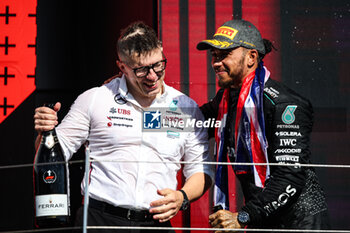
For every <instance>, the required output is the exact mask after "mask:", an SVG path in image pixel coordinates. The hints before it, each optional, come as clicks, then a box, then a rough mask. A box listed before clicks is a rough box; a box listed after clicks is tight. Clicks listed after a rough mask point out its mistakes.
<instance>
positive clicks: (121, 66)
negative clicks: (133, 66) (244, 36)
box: [116, 60, 125, 74]
mask: <svg viewBox="0 0 350 233" xmlns="http://www.w3.org/2000/svg"><path fill="white" fill-rule="evenodd" d="M116 64H117V66H118V68H119V69H120V70H121V72H123V73H124V74H125V64H124V63H123V62H121V61H119V60H116Z"/></svg>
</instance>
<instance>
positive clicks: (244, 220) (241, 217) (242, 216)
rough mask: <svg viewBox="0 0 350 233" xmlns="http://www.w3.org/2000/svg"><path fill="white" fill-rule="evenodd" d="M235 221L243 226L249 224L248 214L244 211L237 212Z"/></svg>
mask: <svg viewBox="0 0 350 233" xmlns="http://www.w3.org/2000/svg"><path fill="white" fill-rule="evenodd" d="M237 220H238V222H239V223H241V224H243V225H248V224H249V222H250V217H249V214H248V213H247V212H245V211H240V212H238V215H237Z"/></svg>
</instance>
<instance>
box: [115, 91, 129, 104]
mask: <svg viewBox="0 0 350 233" xmlns="http://www.w3.org/2000/svg"><path fill="white" fill-rule="evenodd" d="M114 101H115V102H116V103H117V104H126V102H127V101H126V99H125V98H124V97H122V96H121V95H120V94H119V93H118V94H116V95H115V96H114Z"/></svg>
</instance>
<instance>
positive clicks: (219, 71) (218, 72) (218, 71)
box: [215, 69, 227, 75]
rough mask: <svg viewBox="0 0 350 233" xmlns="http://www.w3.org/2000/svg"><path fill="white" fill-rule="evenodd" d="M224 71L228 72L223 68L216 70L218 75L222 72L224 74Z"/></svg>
mask: <svg viewBox="0 0 350 233" xmlns="http://www.w3.org/2000/svg"><path fill="white" fill-rule="evenodd" d="M224 73H227V70H225V69H222V70H215V74H216V75H221V74H224Z"/></svg>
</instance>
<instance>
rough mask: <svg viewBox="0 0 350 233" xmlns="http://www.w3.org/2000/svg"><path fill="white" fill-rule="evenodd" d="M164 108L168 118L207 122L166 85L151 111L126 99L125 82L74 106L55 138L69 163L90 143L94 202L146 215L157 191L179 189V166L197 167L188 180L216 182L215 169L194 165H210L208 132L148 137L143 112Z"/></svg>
mask: <svg viewBox="0 0 350 233" xmlns="http://www.w3.org/2000/svg"><path fill="white" fill-rule="evenodd" d="M160 108H161V109H163V110H164V109H165V110H166V109H170V110H171V111H169V112H170V113H174V112H181V111H182V110H183V111H187V113H188V112H191V113H190V115H191V117H193V118H196V119H200V120H204V118H203V115H202V113H201V112H200V110H199V108H198V106H197V104H196V103H195V102H194V101H193V100H192V99H190V98H189V97H187V96H186V95H184V94H182V93H181V92H179V91H177V90H176V89H174V88H172V87H169V86H167V85H166V84H164V93H163V94H162V95H161V96H160V97H158V98H156V99H155V100H154V101H153V103H152V105H151V106H150V107H149V108H147V109H145V108H142V107H141V106H140V105H139V104H138V103H137V101H136V100H135V99H134V98H133V96H132V95H131V94H130V93H128V89H127V85H126V80H125V77H124V76H123V77H122V78H116V79H114V80H113V81H111V82H110V83H108V84H106V85H103V86H101V87H96V88H92V89H90V90H87V91H86V92H84V93H83V94H81V95H80V96H79V97H78V98H77V99H76V100H75V102H74V103H73V105H72V106H71V109H70V111H69V112H68V114H67V115H66V117H65V118H64V119H63V120H62V122H61V124H59V126H58V127H57V128H56V132H57V135H58V138H59V141H60V143H61V146H62V149H63V151H64V154H65V156H66V159H67V160H69V159H70V158H71V156H72V155H73V153H75V152H76V151H77V150H78V149H79V148H80V146H81V145H82V144H83V143H84V142H85V141H86V140H88V141H89V147H90V159H92V160H95V161H93V162H92V163H91V166H90V173H89V174H90V184H89V195H90V197H92V198H94V199H97V200H100V201H104V202H107V203H110V204H112V205H115V206H121V207H125V208H132V209H148V208H149V207H150V203H151V202H152V201H155V200H157V199H160V198H162V197H161V196H159V195H158V194H157V189H164V188H170V189H174V190H175V189H176V187H177V180H176V174H177V171H178V170H179V169H180V168H181V164H176V163H173V162H179V161H181V160H184V161H186V162H193V163H191V164H185V165H184V169H183V173H184V175H185V177H186V179H187V178H189V177H190V176H191V175H193V174H195V173H197V172H204V173H206V174H208V175H209V176H211V177H212V179H213V176H214V175H213V174H214V172H213V169H212V167H213V166H209V165H203V164H196V162H203V161H210V158H209V153H208V137H207V131H206V129H204V128H195V130H192V132H188V131H186V130H185V131H181V130H178V129H170V130H168V129H165V130H163V132H159V130H158V131H157V130H155V129H151V130H150V131H148V132H145V131H144V129H143V127H144V124H143V123H144V118H143V114H144V111H147V110H149V109H152V111H153V110H154V109H160ZM179 116H181V115H179ZM162 117H164V116H162ZM158 119H159V118H158ZM175 131H176V132H175ZM174 132H175V133H174ZM98 160H100V161H98ZM97 161H98V162H97ZM111 161H112V162H111ZM83 190H84V182H82V193H83Z"/></svg>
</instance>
